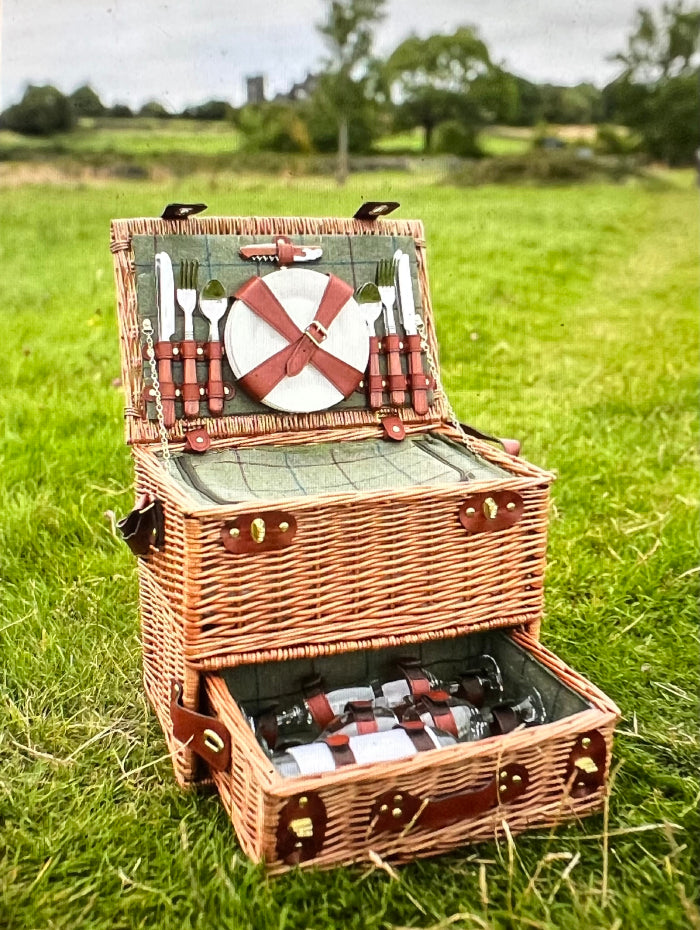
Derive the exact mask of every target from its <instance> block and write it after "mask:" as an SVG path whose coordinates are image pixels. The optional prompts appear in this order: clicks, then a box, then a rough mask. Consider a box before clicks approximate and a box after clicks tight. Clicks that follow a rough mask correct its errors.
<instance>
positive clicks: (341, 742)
mask: <svg viewBox="0 0 700 930" xmlns="http://www.w3.org/2000/svg"><path fill="white" fill-rule="evenodd" d="M323 742H324V743H325V744H326V746H328V748H329V749H330V751H331V754H332V756H333V762H335V767H336V768H337V769H340V768H342V767H343V766H344V765H354V764H355V756H354V754H353V751H352V749H351V748H350V737H349V736H348V735H347V733H333V734H332V735H331V736H327V737H326V738H325V739H324V740H323Z"/></svg>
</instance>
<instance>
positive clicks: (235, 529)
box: [228, 526, 241, 539]
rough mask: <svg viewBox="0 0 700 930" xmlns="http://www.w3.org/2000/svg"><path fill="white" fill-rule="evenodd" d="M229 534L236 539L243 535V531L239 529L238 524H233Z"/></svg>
mask: <svg viewBox="0 0 700 930" xmlns="http://www.w3.org/2000/svg"><path fill="white" fill-rule="evenodd" d="M228 534H229V536H233V538H234V539H236V537H238V536H240V535H241V531H240V530H239V529H238V527H237V526H232V527H231V529H230V530H229V531H228Z"/></svg>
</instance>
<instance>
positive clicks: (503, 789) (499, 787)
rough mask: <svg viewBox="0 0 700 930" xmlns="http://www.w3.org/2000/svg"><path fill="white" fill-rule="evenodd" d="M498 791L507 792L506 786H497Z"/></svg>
mask: <svg viewBox="0 0 700 930" xmlns="http://www.w3.org/2000/svg"><path fill="white" fill-rule="evenodd" d="M498 790H499V791H501V792H502V791H507V790H508V785H499V786H498Z"/></svg>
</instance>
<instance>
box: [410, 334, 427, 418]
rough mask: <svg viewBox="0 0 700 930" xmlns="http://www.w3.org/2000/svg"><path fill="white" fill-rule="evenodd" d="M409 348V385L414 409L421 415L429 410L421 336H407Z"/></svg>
mask: <svg viewBox="0 0 700 930" xmlns="http://www.w3.org/2000/svg"><path fill="white" fill-rule="evenodd" d="M405 342H406V346H407V349H408V385H409V388H410V391H411V399H412V403H413V409H414V410H415V411H416V413H417V414H418V415H419V416H423V415H424V414H426V413H427V412H428V390H427V388H428V385H427V383H426V379H425V373H424V372H423V357H422V354H421V345H420V336H406V337H405Z"/></svg>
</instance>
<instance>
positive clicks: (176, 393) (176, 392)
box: [175, 388, 182, 397]
mask: <svg viewBox="0 0 700 930" xmlns="http://www.w3.org/2000/svg"><path fill="white" fill-rule="evenodd" d="M175 397H182V391H181V390H180V388H178V389H177V390H176V391H175Z"/></svg>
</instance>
